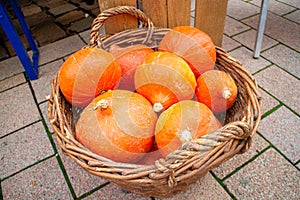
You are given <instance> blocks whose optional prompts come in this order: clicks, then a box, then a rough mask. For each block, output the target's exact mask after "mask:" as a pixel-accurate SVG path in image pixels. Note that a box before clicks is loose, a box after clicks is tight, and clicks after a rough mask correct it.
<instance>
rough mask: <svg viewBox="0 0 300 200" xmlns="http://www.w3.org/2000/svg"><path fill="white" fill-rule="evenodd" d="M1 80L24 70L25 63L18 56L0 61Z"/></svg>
mask: <svg viewBox="0 0 300 200" xmlns="http://www.w3.org/2000/svg"><path fill="white" fill-rule="evenodd" d="M0 69H1V70H0V80H3V79H5V78H8V77H11V76H14V75H17V74H20V73H21V72H24V71H25V70H24V68H23V65H22V64H21V62H20V60H19V58H18V57H17V56H14V57H11V58H8V59H6V60H3V61H1V62H0Z"/></svg>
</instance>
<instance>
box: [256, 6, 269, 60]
mask: <svg viewBox="0 0 300 200" xmlns="http://www.w3.org/2000/svg"><path fill="white" fill-rule="evenodd" d="M268 3H269V0H262V2H261V8H260V17H259V24H258V29H257V35H256V42H255V47H254V55H253V57H254V58H259V54H260V49H261V43H262V39H263V35H264V29H265V24H266V19H267V10H268Z"/></svg>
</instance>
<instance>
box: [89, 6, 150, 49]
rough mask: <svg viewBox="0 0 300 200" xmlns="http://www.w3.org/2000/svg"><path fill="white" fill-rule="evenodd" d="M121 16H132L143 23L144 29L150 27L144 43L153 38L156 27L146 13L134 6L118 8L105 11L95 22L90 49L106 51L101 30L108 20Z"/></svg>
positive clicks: (92, 28)
mask: <svg viewBox="0 0 300 200" xmlns="http://www.w3.org/2000/svg"><path fill="white" fill-rule="evenodd" d="M120 14H129V15H132V16H134V17H136V18H137V19H139V20H140V21H141V22H142V26H143V27H148V32H147V35H146V38H145V40H144V41H143V43H145V42H147V41H148V40H149V39H150V38H151V37H152V34H153V32H154V25H153V23H152V21H151V20H150V18H148V17H147V16H146V15H145V13H143V12H142V11H141V10H139V9H137V8H136V7H134V6H117V7H113V8H109V9H107V10H104V11H103V12H101V13H100V14H99V15H98V16H97V17H96V18H95V19H94V20H93V23H92V26H91V33H90V47H96V46H101V48H102V49H105V48H104V45H103V42H102V41H103V39H104V37H102V35H101V34H100V33H99V32H100V31H99V30H100V28H101V27H102V26H103V24H104V22H105V21H106V20H107V19H108V18H110V17H113V16H116V15H120Z"/></svg>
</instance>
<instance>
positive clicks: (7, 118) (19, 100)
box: [0, 84, 41, 137]
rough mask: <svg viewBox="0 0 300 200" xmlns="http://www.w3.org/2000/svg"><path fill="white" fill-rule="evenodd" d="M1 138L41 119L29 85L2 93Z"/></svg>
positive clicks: (0, 113)
mask: <svg viewBox="0 0 300 200" xmlns="http://www.w3.org/2000/svg"><path fill="white" fill-rule="evenodd" d="M0 105H1V111H0V119H1V120H0V127H1V129H0V137H1V136H3V135H5V134H8V133H10V132H12V131H15V130H17V129H19V128H22V127H24V126H26V125H28V124H30V123H32V122H35V121H37V120H39V119H41V117H40V114H39V112H38V109H37V107H36V104H35V102H34V100H33V96H32V93H31V91H30V89H29V87H28V85H27V84H22V85H20V86H18V87H15V88H12V89H10V90H6V91H5V92H2V93H0Z"/></svg>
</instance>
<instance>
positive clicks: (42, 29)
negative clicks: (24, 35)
mask: <svg viewBox="0 0 300 200" xmlns="http://www.w3.org/2000/svg"><path fill="white" fill-rule="evenodd" d="M32 35H33V37H34V38H35V39H36V40H37V41H38V44H39V45H40V46H44V45H46V44H49V43H51V42H54V41H57V40H59V39H62V38H64V37H66V33H65V31H64V30H62V29H61V28H60V27H59V26H57V25H56V24H55V23H54V22H52V21H47V22H44V23H41V24H38V25H36V26H34V27H33V28H32Z"/></svg>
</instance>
